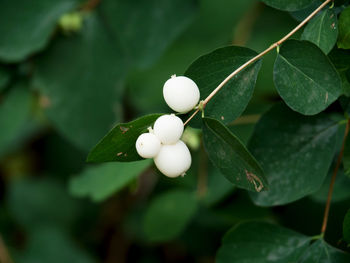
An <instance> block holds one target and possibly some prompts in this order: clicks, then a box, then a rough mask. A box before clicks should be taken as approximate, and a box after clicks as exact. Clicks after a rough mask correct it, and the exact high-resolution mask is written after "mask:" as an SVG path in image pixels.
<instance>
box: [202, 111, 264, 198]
mask: <svg viewBox="0 0 350 263" xmlns="http://www.w3.org/2000/svg"><path fill="white" fill-rule="evenodd" d="M203 122H204V123H203V141H204V147H205V149H206V151H207V153H208V156H209V158H210V160H211V161H212V162H213V164H214V165H215V166H216V167H217V168H219V170H220V172H221V173H222V174H223V175H224V176H225V177H226V178H227V179H228V180H229V181H230V182H231V183H232V184H234V185H236V186H237V187H240V188H244V189H247V190H250V191H257V192H260V191H263V190H267V187H268V186H267V181H266V179H265V177H264V173H263V171H262V169H261V167H260V166H259V164H258V163H257V161H256V160H255V158H254V157H253V156H252V155H251V154H250V153H249V151H248V150H247V148H246V147H245V146H244V145H243V144H242V143H241V141H240V140H239V139H238V138H237V137H236V136H235V135H234V134H233V133H231V132H230V130H229V129H228V128H227V127H226V126H224V125H223V124H222V123H220V122H219V121H217V120H215V119H212V118H204V119H203Z"/></svg>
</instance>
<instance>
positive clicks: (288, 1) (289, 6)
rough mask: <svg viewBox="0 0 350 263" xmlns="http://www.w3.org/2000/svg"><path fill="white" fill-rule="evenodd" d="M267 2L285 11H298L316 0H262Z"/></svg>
mask: <svg viewBox="0 0 350 263" xmlns="http://www.w3.org/2000/svg"><path fill="white" fill-rule="evenodd" d="M261 1H262V2H264V3H265V4H267V5H269V6H271V7H273V8H276V9H280V10H284V11H297V10H300V9H304V8H307V7H308V6H309V5H310V4H312V2H314V0H261Z"/></svg>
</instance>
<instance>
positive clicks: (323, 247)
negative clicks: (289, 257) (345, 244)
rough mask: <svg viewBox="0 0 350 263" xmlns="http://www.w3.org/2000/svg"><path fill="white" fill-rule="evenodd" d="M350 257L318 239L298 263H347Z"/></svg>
mask: <svg viewBox="0 0 350 263" xmlns="http://www.w3.org/2000/svg"><path fill="white" fill-rule="evenodd" d="M349 260H350V255H349V254H346V253H344V252H343V251H341V250H339V249H337V248H334V247H332V246H330V245H328V244H327V243H326V242H325V241H324V240H323V239H318V240H317V241H315V242H314V243H311V245H310V246H309V247H308V249H307V250H306V252H305V253H304V254H303V255H302V257H301V258H300V259H299V261H298V262H300V263H323V262H334V263H347V262H349Z"/></svg>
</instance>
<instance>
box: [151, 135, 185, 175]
mask: <svg viewBox="0 0 350 263" xmlns="http://www.w3.org/2000/svg"><path fill="white" fill-rule="evenodd" d="M191 162H192V158H191V153H190V151H189V150H188V148H187V146H186V144H185V143H184V142H183V141H178V142H177V143H176V144H172V145H162V147H161V148H160V151H159V153H158V155H157V156H156V157H155V158H154V163H155V165H156V166H157V168H158V169H159V171H161V172H162V173H163V174H164V175H166V176H168V177H178V176H180V175H184V174H185V172H186V171H187V170H188V169H189V168H190V166H191Z"/></svg>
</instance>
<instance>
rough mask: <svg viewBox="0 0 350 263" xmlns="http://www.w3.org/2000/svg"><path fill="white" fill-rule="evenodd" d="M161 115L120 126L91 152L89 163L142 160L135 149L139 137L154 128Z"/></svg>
mask: <svg viewBox="0 0 350 263" xmlns="http://www.w3.org/2000/svg"><path fill="white" fill-rule="evenodd" d="M161 115H162V114H151V115H146V116H143V117H141V118H138V119H136V120H134V121H131V122H128V123H120V124H118V125H117V126H115V127H114V128H113V129H112V130H111V131H110V132H109V133H108V134H107V135H106V136H105V137H103V138H102V140H101V141H100V142H99V143H98V144H97V145H96V146H95V147H94V148H93V149H92V150H91V152H90V153H89V155H88V157H87V161H88V162H94V163H97V162H113V161H118V162H132V161H137V160H142V158H141V157H140V156H139V155H138V153H137V151H136V147H135V143H136V140H137V137H139V135H140V134H141V133H143V132H146V131H147V128H148V127H150V126H153V123H154V122H155V121H156V119H158V117H159V116H161Z"/></svg>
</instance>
